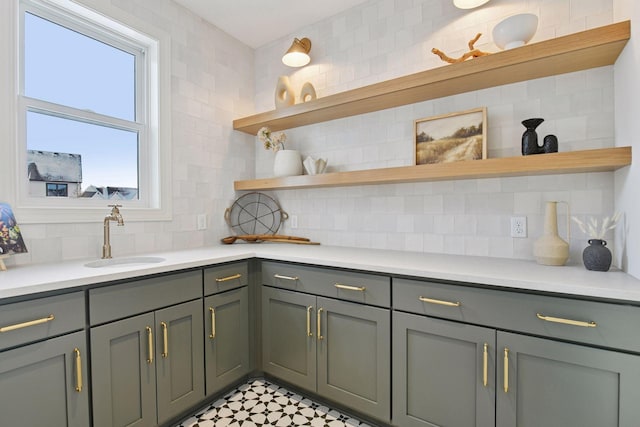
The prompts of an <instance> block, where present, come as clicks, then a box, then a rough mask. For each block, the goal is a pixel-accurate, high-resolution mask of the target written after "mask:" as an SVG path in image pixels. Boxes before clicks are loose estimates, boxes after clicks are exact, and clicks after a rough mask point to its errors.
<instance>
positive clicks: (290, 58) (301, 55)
mask: <svg viewBox="0 0 640 427" xmlns="http://www.w3.org/2000/svg"><path fill="white" fill-rule="evenodd" d="M310 50H311V40H309V39H308V38H306V37H305V38H303V39H301V40H300V39H297V38H296V39H293V43H292V44H291V47H290V48H289V50H287V52H286V53H285V54H284V56H283V57H282V62H283V63H284V64H285V65H288V66H289V67H303V66H305V65H307V64H308V63H309V62H310V61H311V57H310V56H309V51H310Z"/></svg>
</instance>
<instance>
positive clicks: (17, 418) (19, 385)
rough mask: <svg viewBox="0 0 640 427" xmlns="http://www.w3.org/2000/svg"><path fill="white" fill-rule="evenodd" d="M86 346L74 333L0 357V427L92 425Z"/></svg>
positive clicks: (78, 335) (1, 354)
mask: <svg viewBox="0 0 640 427" xmlns="http://www.w3.org/2000/svg"><path fill="white" fill-rule="evenodd" d="M85 342H86V339H85V333H84V332H76V333H74V334H70V335H65V336H62V337H59V338H53V339H49V340H46V341H43V342H40V343H36V344H31V345H27V346H24V347H20V348H17V349H14V350H10V351H5V352H2V353H0V390H2V399H0V424H2V425H3V426H4V425H6V426H78V427H82V426H85V427H86V426H88V425H89V398H88V387H87V381H86V380H87V371H86V366H87V365H86V363H87V352H86V345H85ZM76 349H77V351H75V350H76ZM78 352H79V353H78ZM78 356H79V358H78ZM78 367H80V370H81V375H80V376H79V377H78V375H77V372H78V371H77V369H78ZM79 386H80V387H79Z"/></svg>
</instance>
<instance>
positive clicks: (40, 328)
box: [0, 292, 85, 350]
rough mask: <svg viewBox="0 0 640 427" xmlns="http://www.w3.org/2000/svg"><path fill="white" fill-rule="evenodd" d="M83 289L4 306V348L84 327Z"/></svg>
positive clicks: (0, 310)
mask: <svg viewBox="0 0 640 427" xmlns="http://www.w3.org/2000/svg"><path fill="white" fill-rule="evenodd" d="M84 324H85V308H84V296H83V293H82V292H74V293H70V294H64V295H58V296H54V297H47V298H38V299H34V300H30V301H24V302H17V303H13V304H6V305H2V306H0V328H2V330H3V332H0V350H2V349H5V348H9V347H15V346H17V345H22V344H25V343H29V342H33V341H38V340H42V339H45V338H49V337H52V336H56V335H61V334H65V333H67V332H71V331H77V330H80V329H82V328H84Z"/></svg>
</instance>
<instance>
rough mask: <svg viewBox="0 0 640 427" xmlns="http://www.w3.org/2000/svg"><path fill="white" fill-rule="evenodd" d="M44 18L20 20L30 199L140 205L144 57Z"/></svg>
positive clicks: (28, 15) (26, 17) (25, 17)
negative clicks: (139, 85) (139, 89)
mask: <svg viewBox="0 0 640 427" xmlns="http://www.w3.org/2000/svg"><path fill="white" fill-rule="evenodd" d="M47 18H48V19H45V18H43V17H40V16H37V15H36V14H34V13H30V12H26V13H25V14H24V20H25V23H24V76H23V77H24V95H25V100H26V103H27V107H26V117H25V124H26V149H27V164H26V165H25V170H26V174H25V175H26V177H27V178H28V179H29V196H30V197H69V198H81V197H89V198H107V199H137V198H138V184H139V151H140V149H139V143H140V132H141V129H142V128H141V126H140V124H139V123H137V122H136V115H137V111H138V108H137V106H136V55H135V54H134V53H137V54H138V55H142V51H140V52H135V51H134V53H131V52H129V51H126V50H125V48H123V47H121V46H116V45H117V44H118V41H117V40H114V43H107V42H103V41H101V40H98V39H97V38H95V37H90V36H88V35H85V34H82V33H81V32H79V31H78V29H77V28H73V29H70V28H67V27H65V26H63V25H59V24H58V23H54V22H52V20H51V17H49V16H47ZM88 32H89V31H88ZM129 50H132V49H131V48H129Z"/></svg>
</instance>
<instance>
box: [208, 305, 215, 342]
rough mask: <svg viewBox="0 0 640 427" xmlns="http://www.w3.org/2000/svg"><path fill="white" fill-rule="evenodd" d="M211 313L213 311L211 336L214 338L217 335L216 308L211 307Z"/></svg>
mask: <svg viewBox="0 0 640 427" xmlns="http://www.w3.org/2000/svg"><path fill="white" fill-rule="evenodd" d="M209 313H211V333H210V334H209V338H210V339H214V338H215V337H216V309H215V308H213V307H209Z"/></svg>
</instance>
